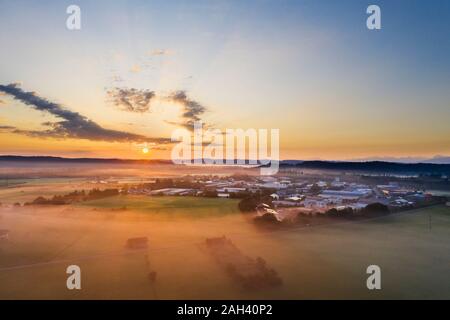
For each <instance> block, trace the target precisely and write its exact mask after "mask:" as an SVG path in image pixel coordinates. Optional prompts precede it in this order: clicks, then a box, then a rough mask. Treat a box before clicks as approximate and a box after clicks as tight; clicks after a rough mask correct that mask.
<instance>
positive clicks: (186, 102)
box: [166, 90, 206, 130]
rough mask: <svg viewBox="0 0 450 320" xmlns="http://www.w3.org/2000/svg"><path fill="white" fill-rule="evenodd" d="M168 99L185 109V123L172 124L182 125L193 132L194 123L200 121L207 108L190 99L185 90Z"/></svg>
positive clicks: (173, 94) (183, 115)
mask: <svg viewBox="0 0 450 320" xmlns="http://www.w3.org/2000/svg"><path fill="white" fill-rule="evenodd" d="M166 99H167V100H169V101H171V102H173V103H176V104H179V105H181V106H182V108H183V114H182V118H183V121H182V122H179V123H173V122H171V123H172V124H177V125H181V126H183V127H185V128H187V129H189V130H193V127H194V122H195V121H200V120H201V119H200V116H201V115H202V114H203V113H205V111H206V107H204V106H203V105H201V104H200V103H198V102H197V101H195V100H191V99H189V98H188V96H187V94H186V91H183V90H180V91H176V92H173V93H172V94H170V95H169V96H168V97H166Z"/></svg>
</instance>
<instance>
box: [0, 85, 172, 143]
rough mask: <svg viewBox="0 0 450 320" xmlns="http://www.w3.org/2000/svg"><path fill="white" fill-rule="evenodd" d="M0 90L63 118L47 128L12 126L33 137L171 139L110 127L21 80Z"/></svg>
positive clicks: (17, 130) (20, 132)
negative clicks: (30, 89) (27, 87)
mask: <svg viewBox="0 0 450 320" xmlns="http://www.w3.org/2000/svg"><path fill="white" fill-rule="evenodd" d="M0 92H3V93H5V94H7V95H9V96H12V97H13V98H14V99H16V100H19V101H21V102H22V103H24V104H25V105H28V106H30V107H32V108H33V109H36V110H39V111H44V112H48V113H50V114H52V115H54V116H56V117H57V118H59V119H62V121H57V122H47V123H44V124H43V125H45V126H47V127H49V129H47V130H23V129H18V128H8V129H11V131H12V132H14V133H17V134H23V135H28V136H32V137H41V138H46V137H53V138H62V139H65V138H75V139H88V140H95V141H97V140H100V141H111V142H113V141H114V142H132V141H133V142H154V143H158V144H164V143H170V139H168V138H153V137H146V136H143V135H139V134H134V133H131V132H126V131H119V130H111V129H106V128H103V127H102V126H100V125H99V124H97V123H96V122H94V121H92V120H90V119H88V118H87V117H85V116H83V115H81V114H79V113H78V112H74V111H70V110H68V109H66V108H64V107H63V106H62V105H60V104H58V103H55V102H51V101H49V100H47V99H45V98H42V97H39V96H38V95H37V94H36V93H34V92H26V91H24V90H22V89H21V88H20V87H19V86H18V85H17V84H9V85H0Z"/></svg>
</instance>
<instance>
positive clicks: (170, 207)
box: [79, 195, 239, 218]
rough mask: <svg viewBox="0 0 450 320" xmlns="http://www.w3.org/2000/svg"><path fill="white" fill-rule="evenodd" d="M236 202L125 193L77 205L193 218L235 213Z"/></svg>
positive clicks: (231, 200)
mask: <svg viewBox="0 0 450 320" xmlns="http://www.w3.org/2000/svg"><path fill="white" fill-rule="evenodd" d="M238 202H239V201H238V200H236V199H218V198H195V197H170V196H161V197H160V196H157V197H148V196H132V195H127V196H117V197H109V198H104V199H99V200H92V201H86V202H82V203H80V204H79V207H84V208H95V209H97V210H99V209H106V210H108V209H109V210H122V211H132V212H142V213H151V214H159V215H164V216H165V217H170V216H176V215H181V216H189V217H193V218H194V217H199V216H216V217H217V216H221V215H224V214H230V213H231V214H232V213H236V212H237V204H238Z"/></svg>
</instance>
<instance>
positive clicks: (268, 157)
mask: <svg viewBox="0 0 450 320" xmlns="http://www.w3.org/2000/svg"><path fill="white" fill-rule="evenodd" d="M268 133H269V130H267V129H258V130H256V129H247V130H243V129H226V130H225V132H222V131H221V130H219V129H206V130H203V124H202V122H201V121H196V122H194V131H193V132H190V131H188V130H186V129H181V128H180V129H177V130H175V131H174V132H173V133H172V137H171V139H172V141H173V142H178V144H177V145H175V147H174V148H173V149H172V154H171V158H172V162H173V163H175V164H211V165H212V164H215V165H234V164H237V165H260V166H261V171H260V172H261V174H262V175H272V174H276V173H277V172H278V168H279V161H280V156H279V140H280V132H279V129H270V140H268V138H269V137H268ZM269 142H270V154H269V152H268V151H269Z"/></svg>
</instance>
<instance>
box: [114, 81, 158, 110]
mask: <svg viewBox="0 0 450 320" xmlns="http://www.w3.org/2000/svg"><path fill="white" fill-rule="evenodd" d="M106 93H107V95H108V96H109V98H110V99H111V101H112V103H113V104H114V105H115V106H117V107H119V108H120V109H122V110H125V111H130V112H139V113H143V112H147V111H149V109H150V102H151V100H152V99H153V98H154V97H155V92H153V91H150V90H140V89H135V88H117V87H116V88H112V89H110V90H108V91H107V92H106Z"/></svg>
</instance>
